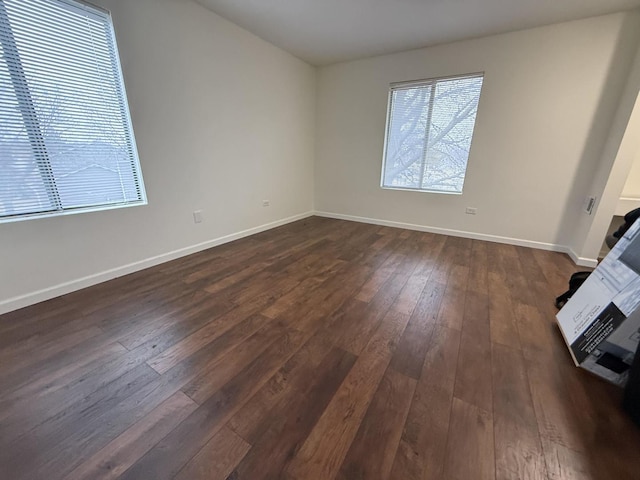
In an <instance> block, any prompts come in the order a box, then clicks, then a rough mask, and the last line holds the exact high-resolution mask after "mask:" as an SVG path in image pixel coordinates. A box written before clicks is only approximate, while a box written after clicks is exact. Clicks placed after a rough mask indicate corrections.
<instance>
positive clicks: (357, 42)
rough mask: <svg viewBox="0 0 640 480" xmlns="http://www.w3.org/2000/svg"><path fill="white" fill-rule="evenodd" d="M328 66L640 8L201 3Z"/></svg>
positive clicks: (612, 2)
mask: <svg viewBox="0 0 640 480" xmlns="http://www.w3.org/2000/svg"><path fill="white" fill-rule="evenodd" d="M197 1H198V2H200V3H201V4H203V5H204V6H206V7H208V8H210V9H211V10H213V11H214V12H216V13H217V14H219V15H221V16H223V17H225V18H227V19H228V20H231V21H232V22H233V23H236V24H237V25H240V26H241V27H244V28H246V29H247V30H249V31H251V32H253V33H254V34H256V35H258V36H259V37H261V38H263V39H264V40H267V41H268V42H271V43H273V44H274V45H277V46H279V47H281V48H283V49H284V50H287V51H288V52H290V53H292V54H294V55H295V56H297V57H299V58H301V59H303V60H305V61H307V62H309V63H311V64H313V65H327V64H330V63H335V62H339V61H343V60H352V59H356V58H363V57H369V56H373V55H379V54H384V53H392V52H398V51H402V50H409V49H412V48H419V47H426V46H430V45H436V44H440V43H446V42H452V41H456V40H462V39H466V38H474V37H480V36H484V35H491V34H496V33H504V32H510V31H514V30H520V29H523V28H530V27H536V26H541V25H548V24H551V23H557V22H562V21H567V20H574V19H579V18H586V17H590V16H595V15H601V14H605V13H612V12H617V11H621V10H628V9H632V8H635V7H640V0H197Z"/></svg>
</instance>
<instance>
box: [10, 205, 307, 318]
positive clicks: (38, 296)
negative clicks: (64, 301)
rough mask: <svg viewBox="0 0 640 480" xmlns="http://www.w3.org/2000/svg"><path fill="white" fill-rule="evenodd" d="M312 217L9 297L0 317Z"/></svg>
mask: <svg viewBox="0 0 640 480" xmlns="http://www.w3.org/2000/svg"><path fill="white" fill-rule="evenodd" d="M313 215H314V212H306V213H302V214H299V215H294V216H292V217H288V218H283V219H282V220H277V221H275V222H270V223H266V224H264V225H260V226H257V227H254V228H249V229H247V230H242V231H240V232H237V233H232V234H230V235H225V236H224V237H219V238H215V239H213V240H208V241H206V242H202V243H198V244H196V245H191V246H189V247H184V248H180V249H178V250H173V251H171V252H167V253H163V254H161V255H156V256H154V257H150V258H146V259H144V260H140V261H137V262H133V263H129V264H127V265H123V266H121V267H116V268H112V269H110V270H106V271H103V272H100V273H96V274H93V275H89V276H86V277H82V278H78V279H76V280H71V281H69V282H65V283H60V284H58V285H54V286H52V287H49V288H45V289H42V290H38V291H36V292H32V293H28V294H26V295H21V296H18V297H13V298H9V299H7V300H3V301H1V302H0V315H1V314H3V313H7V312H11V311H13V310H18V309H19V308H23V307H27V306H29V305H33V304H36V303H39V302H43V301H45V300H49V299H51V298H55V297H59V296H61V295H66V294H67V293H71V292H75V291H76V290H81V289H83V288H86V287H90V286H92V285H96V284H98V283H102V282H106V281H107V280H112V279H114V278H117V277H122V276H123V275H128V274H129V273H133V272H137V271H139V270H144V269H145V268H149V267H153V266H155V265H159V264H161V263H164V262H168V261H171V260H175V259H176V258H180V257H184V256H187V255H191V254H192V253H197V252H200V251H202V250H206V249H208V248H212V247H216V246H218V245H222V244H224V243H229V242H233V241H234V240H239V239H240V238H244V237H248V236H249V235H255V234H256V233H260V232H264V231H266V230H271V229H272V228H276V227H280V226H282V225H286V224H287V223H291V222H295V221H297V220H302V219H304V218H307V217H311V216H313Z"/></svg>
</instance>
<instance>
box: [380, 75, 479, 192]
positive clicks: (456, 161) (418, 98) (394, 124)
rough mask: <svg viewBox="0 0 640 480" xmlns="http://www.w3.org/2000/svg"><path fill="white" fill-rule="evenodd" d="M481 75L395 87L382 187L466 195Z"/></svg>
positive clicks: (390, 97)
mask: <svg viewBox="0 0 640 480" xmlns="http://www.w3.org/2000/svg"><path fill="white" fill-rule="evenodd" d="M482 81H483V75H482V74H474V75H466V76H459V77H448V78H435V79H431V80H424V81H418V82H406V83H400V84H393V85H392V86H391V89H390V92H389V110H388V113H387V130H386V136H385V147H384V160H383V166H382V184H381V185H382V187H383V188H398V189H403V190H419V191H427V192H447V193H462V187H463V184H464V178H465V174H466V171H467V161H468V159H469V151H470V149H471V139H472V138H473V130H474V126H475V121H476V113H477V111H478V102H479V100H480V91H481V89H482Z"/></svg>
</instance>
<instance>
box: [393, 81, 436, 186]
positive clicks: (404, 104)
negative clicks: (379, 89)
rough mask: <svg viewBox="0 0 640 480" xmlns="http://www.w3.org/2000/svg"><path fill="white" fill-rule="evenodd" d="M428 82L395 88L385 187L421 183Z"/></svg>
mask: <svg viewBox="0 0 640 480" xmlns="http://www.w3.org/2000/svg"><path fill="white" fill-rule="evenodd" d="M430 98H431V86H426V87H420V88H407V89H402V90H394V91H393V92H392V97H391V105H392V108H391V112H390V117H389V128H388V138H387V151H386V162H385V172H384V186H386V187H405V188H419V187H420V172H421V170H422V167H423V166H422V162H423V159H424V142H425V135H426V125H427V117H428V114H429V101H430Z"/></svg>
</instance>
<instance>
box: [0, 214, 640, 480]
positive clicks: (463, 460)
mask: <svg viewBox="0 0 640 480" xmlns="http://www.w3.org/2000/svg"><path fill="white" fill-rule="evenodd" d="M575 270H576V267H575V266H574V265H573V264H572V263H571V261H570V260H569V259H568V258H567V257H566V256H564V255H562V254H558V253H550V252H543V251H538V250H532V249H527V248H519V247H514V246H509V245H501V244H495V243H487V242H482V241H475V240H467V239H461V238H454V237H447V236H441V235H434V234H429V233H420V232H413V231H407V230H401V229H392V228H387V227H378V226H372V225H364V224H359V223H352V222H345V221H339V220H329V219H323V218H315V217H314V218H310V219H307V220H304V221H299V222H296V223H293V224H290V225H287V226H284V227H281V228H277V229H274V230H270V231H268V232H264V233H262V234H259V235H255V236H253V237H249V238H245V239H243V240H239V241H237V242H234V243H231V244H227V245H223V246H220V247H217V248H213V249H210V250H207V251H204V252H201V253H198V254H195V255H191V256H189V257H185V258H182V259H179V260H176V261H173V262H169V263H165V264H163V265H159V266H157V267H154V268H151V269H148V270H145V271H142V272H138V273H135V274H132V275H128V276H126V277H122V278H119V279H116V280H113V281H110V282H107V283H103V284H101V285H97V286H95V287H91V288H88V289H85V290H82V291H79V292H75V293H73V294H70V295H66V296H64V297H60V298H57V299H54V300H50V301H48V302H44V303H41V304H38V305H35V306H32V307H29V308H26V309H23V310H20V311H16V312H12V313H9V314H6V315H3V316H1V317H0V477H1V478H2V479H7V480H19V479H29V480H33V479H45V480H55V479H61V478H68V479H91V480H93V479H106V478H122V479H144V480H157V479H170V478H176V479H181V480H194V479H195V480H198V479H207V480H211V479H248V480H259V479H302V480H315V479H318V480H329V479H333V478H337V479H344V480H356V479H367V480H374V479H393V480H412V479H421V480H424V479H460V480H476V479H477V480H482V479H504V480H519V479H549V480H557V479H563V480H564V479H585V480H590V479H612V480H613V479H615V480H621V479H622V480H625V479H639V478H640V453H639V452H640V430H639V429H638V428H636V427H635V425H634V424H633V423H632V422H631V421H630V420H629V419H628V418H627V417H626V416H625V414H624V413H623V411H622V410H621V408H620V403H621V398H622V392H621V391H620V390H619V389H617V388H615V387H613V386H611V385H608V384H606V383H604V382H602V381H600V380H599V379H597V378H595V377H592V376H590V375H589V374H587V373H585V372H583V371H581V370H579V369H577V368H575V367H574V366H573V363H572V361H571V359H570V356H569V354H568V352H567V350H566V348H565V345H564V343H563V341H562V339H561V336H560V334H559V332H558V330H557V327H556V326H555V323H554V315H555V313H556V311H555V307H554V306H553V300H554V298H555V296H557V295H559V294H560V293H562V292H563V291H564V290H565V289H566V287H567V279H568V277H569V275H570V274H571V273H572V272H573V271H575Z"/></svg>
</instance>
